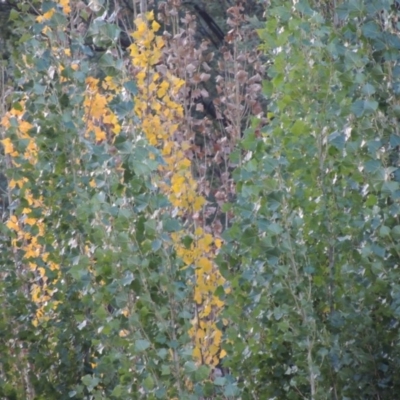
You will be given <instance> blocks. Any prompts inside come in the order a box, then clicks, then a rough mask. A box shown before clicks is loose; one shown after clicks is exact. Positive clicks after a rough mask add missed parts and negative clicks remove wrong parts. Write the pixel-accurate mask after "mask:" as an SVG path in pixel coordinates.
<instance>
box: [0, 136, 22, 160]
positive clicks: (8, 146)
mask: <svg viewBox="0 0 400 400" xmlns="http://www.w3.org/2000/svg"><path fill="white" fill-rule="evenodd" d="M0 142H1V143H3V147H4V154H10V155H11V156H12V157H16V156H18V152H17V151H15V150H14V145H13V143H12V142H11V139H10V138H5V139H3V140H0Z"/></svg>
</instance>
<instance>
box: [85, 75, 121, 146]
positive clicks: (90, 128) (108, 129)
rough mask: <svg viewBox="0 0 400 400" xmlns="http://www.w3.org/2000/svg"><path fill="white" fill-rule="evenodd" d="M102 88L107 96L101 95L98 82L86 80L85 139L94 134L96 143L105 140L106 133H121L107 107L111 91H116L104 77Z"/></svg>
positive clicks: (111, 83)
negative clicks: (105, 90)
mask: <svg viewBox="0 0 400 400" xmlns="http://www.w3.org/2000/svg"><path fill="white" fill-rule="evenodd" d="M103 88H104V89H107V94H103V93H101V87H100V85H99V80H98V79H95V78H93V77H89V78H87V79H86V92H85V99H84V102H83V104H84V107H85V116H84V118H85V122H86V133H85V135H86V137H89V135H90V134H91V133H94V136H95V139H96V141H97V142H102V141H103V140H106V139H107V133H109V134H112V135H118V134H119V133H120V132H121V125H120V124H119V122H118V118H117V116H116V115H115V114H114V113H113V112H112V111H111V109H110V108H109V107H108V104H109V102H110V101H111V100H112V98H113V96H112V94H110V91H111V90H115V89H116V85H115V84H114V83H113V81H112V78H111V77H106V78H105V80H104V82H103Z"/></svg>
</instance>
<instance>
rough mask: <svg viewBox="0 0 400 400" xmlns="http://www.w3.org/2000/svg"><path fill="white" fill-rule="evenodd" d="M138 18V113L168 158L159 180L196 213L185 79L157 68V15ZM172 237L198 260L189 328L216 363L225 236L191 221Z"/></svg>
mask: <svg viewBox="0 0 400 400" xmlns="http://www.w3.org/2000/svg"><path fill="white" fill-rule="evenodd" d="M135 24H136V28H137V30H136V32H135V33H133V35H132V36H133V37H134V38H135V43H133V44H132V45H131V46H130V54H131V58H132V64H133V66H134V67H135V69H136V79H137V84H138V91H139V93H138V95H137V96H136V98H135V113H136V115H137V116H138V117H139V119H140V121H141V129H142V130H143V132H144V133H145V135H146V137H147V139H148V140H149V142H150V143H151V144H152V145H153V146H157V147H158V148H160V149H161V151H162V155H163V157H164V160H165V162H166V165H164V166H162V167H160V171H159V172H160V174H159V177H158V182H157V184H158V186H159V187H160V188H161V189H162V190H163V192H164V193H166V194H167V195H168V198H169V200H170V202H171V204H172V206H173V207H174V209H175V212H176V214H177V215H186V216H187V215H194V214H196V213H199V212H200V211H201V210H202V208H203V207H204V205H205V199H204V197H203V196H202V195H201V194H199V193H198V190H197V182H196V180H195V179H194V178H193V176H192V172H191V161H190V159H189V158H188V157H187V156H186V155H185V152H186V151H187V150H188V149H189V147H190V143H189V142H186V141H180V142H178V141H177V140H176V138H175V134H176V133H177V132H178V129H179V126H180V123H181V122H182V121H183V117H184V114H183V108H182V106H181V105H180V104H179V103H178V102H176V101H175V100H174V99H175V98H176V96H177V95H178V93H179V91H180V89H181V88H182V86H183V85H184V84H185V82H184V81H183V80H181V79H179V78H177V77H175V76H174V75H173V74H171V73H170V72H166V71H164V72H161V71H163V69H162V68H159V69H157V64H159V63H160V61H161V59H162V48H163V47H164V41H163V39H162V37H161V36H157V35H156V32H157V30H158V29H159V24H158V23H157V22H156V21H154V15H153V13H152V12H149V13H147V14H146V19H142V18H138V19H137V20H136V21H135ZM186 235H191V236H192V237H193V239H194V240H193V242H192V244H191V245H190V247H189V248H187V247H186V246H184V245H183V244H182V238H183V237H184V236H186ZM172 239H173V242H174V245H175V249H176V252H177V254H178V256H179V257H180V258H181V259H182V260H183V262H184V263H185V265H186V267H188V266H194V267H195V271H196V272H195V273H196V284H195V288H194V301H195V305H196V308H197V309H198V310H200V311H199V312H198V314H197V316H196V317H195V318H194V320H193V326H192V328H191V329H190V334H191V337H192V338H193V342H194V346H195V348H194V352H193V356H194V357H195V359H196V360H197V361H198V362H199V363H206V364H208V365H213V366H215V365H217V364H218V362H219V358H221V357H223V356H224V352H223V351H221V349H220V344H221V337H222V332H221V331H220V330H219V329H218V328H217V326H216V323H215V316H216V315H217V314H218V312H219V310H221V308H222V307H223V305H224V304H223V302H222V301H221V300H220V299H219V298H218V297H216V296H215V295H214V292H215V290H216V288H217V287H218V286H220V285H223V284H224V279H223V278H222V276H221V275H220V273H219V271H218V269H217V268H216V266H215V263H214V261H213V258H214V256H215V251H216V248H218V247H220V245H221V241H220V239H215V238H214V237H213V236H212V235H211V234H209V233H206V231H205V230H204V229H203V227H200V226H197V227H196V223H195V222H193V226H192V227H188V228H186V230H183V231H180V232H176V233H173V234H172Z"/></svg>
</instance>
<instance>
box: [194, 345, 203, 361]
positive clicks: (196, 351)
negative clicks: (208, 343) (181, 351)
mask: <svg viewBox="0 0 400 400" xmlns="http://www.w3.org/2000/svg"><path fill="white" fill-rule="evenodd" d="M192 355H193V358H194V359H195V360H198V361H199V360H201V358H202V357H201V350H200V349H199V348H198V347H195V348H194V349H193V353H192Z"/></svg>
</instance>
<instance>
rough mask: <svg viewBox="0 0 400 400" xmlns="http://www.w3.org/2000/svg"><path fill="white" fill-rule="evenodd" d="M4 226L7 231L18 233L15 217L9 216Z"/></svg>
mask: <svg viewBox="0 0 400 400" xmlns="http://www.w3.org/2000/svg"><path fill="white" fill-rule="evenodd" d="M6 226H7V228H8V229H12V230H13V231H19V226H18V219H17V217H16V216H15V215H11V217H10V219H9V220H8V221H7V222H6Z"/></svg>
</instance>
